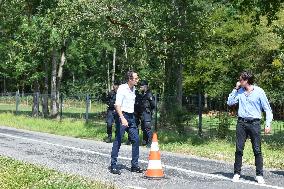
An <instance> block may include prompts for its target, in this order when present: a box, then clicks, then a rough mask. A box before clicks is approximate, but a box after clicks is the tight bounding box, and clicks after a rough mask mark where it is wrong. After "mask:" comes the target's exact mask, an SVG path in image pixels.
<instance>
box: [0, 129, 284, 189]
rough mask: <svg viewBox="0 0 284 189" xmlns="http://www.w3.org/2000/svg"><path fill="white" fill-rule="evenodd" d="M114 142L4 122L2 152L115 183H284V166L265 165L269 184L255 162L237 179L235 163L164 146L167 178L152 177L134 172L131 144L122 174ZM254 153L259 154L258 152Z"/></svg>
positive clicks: (215, 187) (198, 187)
mask: <svg viewBox="0 0 284 189" xmlns="http://www.w3.org/2000/svg"><path fill="white" fill-rule="evenodd" d="M111 147H112V144H107V143H104V142H98V141H93V140H86V139H77V138H71V137H63V136H57V135H52V134H45V133H38V132H31V131H26V130H19V129H14V128H9V127H4V126H1V127H0V155H3V156H8V157H12V158H14V159H17V160H22V161H25V162H29V163H33V164H37V165H43V166H45V167H48V168H52V169H55V170H58V171H61V172H65V173H71V174H76V175H81V176H84V177H87V178H90V179H93V180H101V181H104V182H107V183H114V184H115V185H116V186H118V187H120V188H137V189H138V188H149V189H155V188H157V189H161V188H166V189H174V188H176V189H183V188H184V189H188V188H194V189H203V188H204V189H205V188H206V189H207V188H210V189H220V188H226V189H228V188H238V189H242V188H244V189H245V188H250V189H261V188H262V189H265V188H276V189H284V170H265V172H264V174H265V180H266V184H264V185H259V184H257V183H256V182H255V180H254V173H255V171H254V167H249V166H244V167H243V175H242V176H241V181H240V182H238V183H233V182H232V181H231V178H232V176H233V174H232V170H233V165H232V164H229V163H225V162H221V161H214V160H209V159H206V158H199V157H194V156H188V155H182V154H174V153H169V152H164V151H162V152H161V161H162V164H163V169H164V172H165V178H164V179H161V180H148V179H145V178H144V177H143V174H139V173H131V172H130V160H131V146H126V145H123V146H122V147H121V150H120V154H119V155H120V157H119V167H120V168H121V169H122V174H121V175H113V174H111V173H110V172H109V165H110V152H111ZM148 155H149V149H147V148H145V147H141V148H140V164H141V167H143V168H145V169H146V168H147V165H148V160H147V159H148ZM252 158H253V157H252Z"/></svg>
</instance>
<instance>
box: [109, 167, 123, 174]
mask: <svg viewBox="0 0 284 189" xmlns="http://www.w3.org/2000/svg"><path fill="white" fill-rule="evenodd" d="M110 172H111V173H112V174H115V175H120V174H121V172H120V170H118V169H117V168H111V169H110Z"/></svg>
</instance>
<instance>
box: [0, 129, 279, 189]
mask: <svg viewBox="0 0 284 189" xmlns="http://www.w3.org/2000/svg"><path fill="white" fill-rule="evenodd" d="M0 135H2V136H7V137H12V138H17V139H22V140H25V141H26V140H29V141H33V142H37V143H42V144H47V145H53V146H58V147H62V148H69V149H72V150H75V151H81V152H87V153H90V154H96V155H100V156H104V157H108V158H110V154H104V153H100V152H95V151H92V150H87V149H83V148H77V147H72V146H65V145H61V144H55V143H51V142H46V141H41V140H36V139H30V138H27V137H20V136H15V135H11V134H4V133H0ZM118 158H119V159H123V160H131V158H128V157H122V156H119V157H118ZM139 162H141V163H148V161H144V160H139ZM163 167H164V168H167V169H174V170H176V171H181V172H185V173H191V174H195V175H201V176H203V177H210V178H217V179H221V180H228V181H230V180H231V179H230V178H228V177H225V176H221V175H215V174H210V173H202V172H198V171H192V170H188V169H183V168H179V167H174V166H170V165H163ZM239 183H245V184H251V185H257V186H263V187H267V188H275V189H284V188H283V187H280V186H274V185H268V184H258V183H257V182H252V181H245V180H240V181H239Z"/></svg>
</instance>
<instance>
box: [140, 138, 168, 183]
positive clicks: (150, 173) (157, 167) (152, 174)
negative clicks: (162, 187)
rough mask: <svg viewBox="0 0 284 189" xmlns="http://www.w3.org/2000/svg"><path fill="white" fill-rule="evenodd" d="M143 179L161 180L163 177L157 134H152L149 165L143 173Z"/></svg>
mask: <svg viewBox="0 0 284 189" xmlns="http://www.w3.org/2000/svg"><path fill="white" fill-rule="evenodd" d="M145 177H146V178H148V179H161V178H164V177H165V175H164V172H163V168H162V163H161V154H160V151H159V146H158V136H157V133H153V139H152V144H151V149H150V154H149V163H148V168H147V171H146V172H145Z"/></svg>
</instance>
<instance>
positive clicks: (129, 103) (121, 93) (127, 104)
mask: <svg viewBox="0 0 284 189" xmlns="http://www.w3.org/2000/svg"><path fill="white" fill-rule="evenodd" d="M135 97H136V95H135V87H133V89H132V90H131V89H130V88H129V86H128V84H127V83H125V84H122V85H120V86H119V87H118V89H117V93H116V100H115V105H117V106H120V107H121V111H123V112H127V113H133V112H134V103H135Z"/></svg>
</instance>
